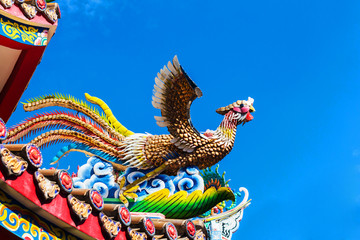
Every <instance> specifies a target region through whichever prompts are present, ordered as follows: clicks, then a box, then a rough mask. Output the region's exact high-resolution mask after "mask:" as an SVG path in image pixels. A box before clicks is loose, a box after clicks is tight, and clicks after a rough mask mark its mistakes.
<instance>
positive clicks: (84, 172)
mask: <svg viewBox="0 0 360 240" xmlns="http://www.w3.org/2000/svg"><path fill="white" fill-rule="evenodd" d="M73 181H74V187H75V188H88V189H95V190H97V191H99V193H100V194H101V196H102V197H103V198H117V197H119V191H120V186H119V185H118V184H117V183H116V182H115V177H114V175H113V167H112V165H111V164H110V163H108V162H106V161H103V160H101V159H99V158H97V157H91V158H89V159H88V161H87V163H86V164H84V165H82V166H81V167H80V168H79V170H78V174H77V177H74V178H73Z"/></svg>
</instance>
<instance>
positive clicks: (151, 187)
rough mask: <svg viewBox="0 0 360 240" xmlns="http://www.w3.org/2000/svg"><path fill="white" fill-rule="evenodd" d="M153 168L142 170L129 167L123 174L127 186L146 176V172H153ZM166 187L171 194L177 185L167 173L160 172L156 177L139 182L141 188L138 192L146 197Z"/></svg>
mask: <svg viewBox="0 0 360 240" xmlns="http://www.w3.org/2000/svg"><path fill="white" fill-rule="evenodd" d="M152 170H153V169H148V170H140V169H137V168H127V169H126V171H125V172H124V175H123V177H125V179H126V182H125V186H126V185H128V184H130V183H132V182H134V181H135V180H137V179H139V178H141V177H143V176H145V174H147V173H149V172H151V171H152ZM165 188H166V189H168V190H169V192H170V193H171V194H173V193H174V192H175V185H174V183H173V181H172V179H171V177H169V176H168V175H165V174H160V175H158V176H156V177H155V178H152V179H149V180H147V181H144V182H142V183H141V184H139V189H138V191H137V192H136V194H137V195H138V196H139V198H140V199H141V197H146V196H147V195H149V194H152V193H154V192H157V191H159V190H162V189H165Z"/></svg>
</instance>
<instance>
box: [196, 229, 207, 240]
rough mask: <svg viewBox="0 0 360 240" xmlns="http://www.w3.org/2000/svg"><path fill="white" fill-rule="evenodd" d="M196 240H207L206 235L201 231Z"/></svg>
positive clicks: (197, 233) (198, 232)
mask: <svg viewBox="0 0 360 240" xmlns="http://www.w3.org/2000/svg"><path fill="white" fill-rule="evenodd" d="M194 240H206V236H205V233H203V232H202V231H201V230H200V231H197V232H196V236H195V238H194Z"/></svg>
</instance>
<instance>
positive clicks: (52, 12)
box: [45, 7, 58, 23]
mask: <svg viewBox="0 0 360 240" xmlns="http://www.w3.org/2000/svg"><path fill="white" fill-rule="evenodd" d="M45 16H46V18H47V19H48V20H49V21H50V22H52V23H54V22H56V20H57V19H58V15H57V13H56V8H50V7H48V8H46V10H45Z"/></svg>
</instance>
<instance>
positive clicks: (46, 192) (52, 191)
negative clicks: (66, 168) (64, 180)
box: [34, 171, 60, 200]
mask: <svg viewBox="0 0 360 240" xmlns="http://www.w3.org/2000/svg"><path fill="white" fill-rule="evenodd" d="M34 176H35V179H36V181H37V183H38V186H39V188H40V190H41V192H42V193H43V196H44V198H45V199H46V200H47V199H54V198H55V197H56V196H57V195H58V194H59V192H60V187H59V186H58V185H57V184H56V183H55V182H53V181H50V180H49V179H47V178H46V177H44V175H42V174H41V173H39V172H38V171H36V172H35V174H34Z"/></svg>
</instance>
